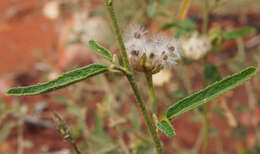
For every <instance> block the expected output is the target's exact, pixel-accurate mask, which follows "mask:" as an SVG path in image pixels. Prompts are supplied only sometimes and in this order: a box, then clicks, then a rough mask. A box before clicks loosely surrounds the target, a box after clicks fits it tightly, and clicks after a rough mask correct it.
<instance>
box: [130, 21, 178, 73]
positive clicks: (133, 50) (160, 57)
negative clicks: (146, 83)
mask: <svg viewBox="0 0 260 154" xmlns="http://www.w3.org/2000/svg"><path fill="white" fill-rule="evenodd" d="M147 32H148V31H146V30H144V29H143V28H142V27H141V26H136V25H135V26H130V29H129V30H128V31H127V33H126V35H125V46H126V51H127V53H128V58H129V59H130V62H131V64H132V65H134V66H136V65H140V60H141V57H142V56H143V55H145V56H146V61H147V62H148V63H149V65H148V66H149V68H145V67H147V66H141V67H142V68H144V70H145V71H147V70H153V69H156V70H157V71H158V68H160V69H162V68H170V67H172V66H173V65H174V64H176V61H177V60H178V59H179V58H180V55H179V52H180V45H179V42H178V41H177V40H176V39H169V38H167V37H165V36H163V35H161V34H156V35H152V36H148V35H147ZM138 67H139V66H138ZM138 70H140V69H138ZM157 71H156V72H157Z"/></svg>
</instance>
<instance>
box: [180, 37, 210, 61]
mask: <svg viewBox="0 0 260 154" xmlns="http://www.w3.org/2000/svg"><path fill="white" fill-rule="evenodd" d="M181 46H182V49H183V52H182V53H183V56H184V57H185V58H187V59H191V60H198V59H200V58H202V57H203V56H205V55H206V54H207V52H208V51H209V50H210V49H211V42H210V38H209V37H208V36H198V34H197V33H194V34H193V35H192V36H191V37H190V38H183V39H182V40H181Z"/></svg>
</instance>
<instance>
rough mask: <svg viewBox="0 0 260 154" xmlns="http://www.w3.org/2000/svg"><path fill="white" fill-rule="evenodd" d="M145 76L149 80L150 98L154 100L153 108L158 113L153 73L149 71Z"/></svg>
mask: <svg viewBox="0 0 260 154" xmlns="http://www.w3.org/2000/svg"><path fill="white" fill-rule="evenodd" d="M145 77H146V81H147V84H148V90H149V95H150V100H151V102H152V110H153V113H154V114H156V111H157V105H156V100H155V92H154V87H153V78H152V74H151V73H149V72H145Z"/></svg>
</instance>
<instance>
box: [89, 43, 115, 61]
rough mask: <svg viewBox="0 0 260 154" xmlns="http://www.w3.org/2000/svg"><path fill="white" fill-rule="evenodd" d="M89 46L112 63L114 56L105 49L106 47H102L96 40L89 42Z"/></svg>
mask: <svg viewBox="0 0 260 154" xmlns="http://www.w3.org/2000/svg"><path fill="white" fill-rule="evenodd" d="M88 45H89V47H90V48H91V49H92V50H94V51H95V52H96V53H97V54H98V55H100V56H102V57H104V58H106V59H107V60H109V61H112V60H113V56H112V54H111V53H110V52H109V51H108V50H107V49H105V48H104V47H102V46H101V45H99V44H98V43H97V42H96V41H94V40H90V41H89V42H88Z"/></svg>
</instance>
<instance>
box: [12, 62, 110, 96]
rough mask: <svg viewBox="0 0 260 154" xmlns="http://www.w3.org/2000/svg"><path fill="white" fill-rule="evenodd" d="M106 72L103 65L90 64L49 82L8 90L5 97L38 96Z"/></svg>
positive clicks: (106, 69)
mask: <svg viewBox="0 0 260 154" xmlns="http://www.w3.org/2000/svg"><path fill="white" fill-rule="evenodd" d="M106 71H108V68H107V67H106V66H104V65H100V64H91V65H88V66H85V67H81V68H79V69H76V70H73V71H71V72H67V73H64V74H63V75H62V76H60V77H58V78H57V79H54V80H52V81H49V82H45V83H40V84H37V85H33V86H28V87H18V88H11V89H9V90H8V92H7V95H13V96H30V95H39V94H42V93H47V92H50V91H53V90H56V89H60V88H63V87H66V86H68V85H71V84H73V83H76V82H79V81H81V80H84V79H87V78H89V77H92V76H94V75H98V74H100V73H103V72H106Z"/></svg>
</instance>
